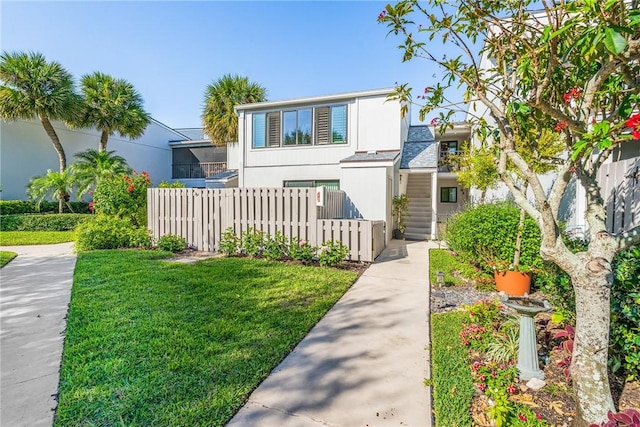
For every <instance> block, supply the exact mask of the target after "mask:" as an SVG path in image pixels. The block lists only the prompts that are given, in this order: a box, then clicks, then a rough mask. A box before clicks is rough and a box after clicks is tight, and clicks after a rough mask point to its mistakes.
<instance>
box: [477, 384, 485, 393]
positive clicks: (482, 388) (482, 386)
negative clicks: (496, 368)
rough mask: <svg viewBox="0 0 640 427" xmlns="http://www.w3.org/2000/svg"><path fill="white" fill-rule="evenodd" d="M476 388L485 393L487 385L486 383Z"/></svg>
mask: <svg viewBox="0 0 640 427" xmlns="http://www.w3.org/2000/svg"><path fill="white" fill-rule="evenodd" d="M476 387H478V389H480V391H485V390H486V389H487V385H486V384H484V383H480V384H477V385H476Z"/></svg>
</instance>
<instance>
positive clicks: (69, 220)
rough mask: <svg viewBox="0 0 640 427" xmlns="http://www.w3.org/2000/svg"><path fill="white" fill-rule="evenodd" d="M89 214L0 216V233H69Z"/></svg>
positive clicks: (88, 216)
mask: <svg viewBox="0 0 640 427" xmlns="http://www.w3.org/2000/svg"><path fill="white" fill-rule="evenodd" d="M92 216H93V215H90V214H21V215H2V216H0V231H69V230H74V229H75V228H76V226H77V225H78V224H81V223H83V222H85V221H87V220H88V219H89V218H91V217H92Z"/></svg>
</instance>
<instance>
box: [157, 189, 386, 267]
mask: <svg viewBox="0 0 640 427" xmlns="http://www.w3.org/2000/svg"><path fill="white" fill-rule="evenodd" d="M342 200H344V192H342V191H338V190H327V197H326V200H325V206H324V207H322V208H321V207H318V206H316V192H315V189H314V188H223V189H200V188H162V189H161V188H150V189H149V190H148V191H147V201H148V203H147V216H148V227H149V229H150V230H151V232H152V234H153V236H154V237H155V238H156V239H157V238H159V237H160V236H163V235H165V234H176V235H178V236H181V237H183V238H184V239H185V240H186V242H187V244H188V245H190V246H192V247H195V248H196V249H198V250H201V251H206V252H214V251H215V250H216V249H217V247H218V244H219V243H220V239H221V237H222V235H223V233H224V232H225V230H227V229H228V228H232V229H233V230H234V232H235V234H236V235H237V236H240V235H241V234H242V233H243V232H244V231H247V230H249V229H250V228H253V229H255V230H258V231H262V232H264V233H267V234H269V235H271V236H273V235H275V234H276V232H280V233H282V234H283V235H284V236H285V237H287V238H288V239H293V238H298V239H301V240H307V241H308V242H309V243H310V244H311V245H317V246H320V245H322V243H324V242H326V241H329V240H341V241H342V242H343V243H344V244H345V245H347V246H349V250H350V257H351V260H355V261H373V260H374V259H375V257H376V256H377V255H378V254H379V253H380V252H381V251H382V249H383V248H384V244H385V240H384V222H383V221H366V220H349V219H339V220H337V219H335V218H339V217H340V216H341V213H342V208H343V206H342ZM374 239H375V241H374Z"/></svg>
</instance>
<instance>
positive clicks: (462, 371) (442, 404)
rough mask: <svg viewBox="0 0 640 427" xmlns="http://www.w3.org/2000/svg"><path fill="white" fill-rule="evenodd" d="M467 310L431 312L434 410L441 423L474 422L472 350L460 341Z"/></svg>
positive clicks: (460, 426) (468, 423)
mask: <svg viewBox="0 0 640 427" xmlns="http://www.w3.org/2000/svg"><path fill="white" fill-rule="evenodd" d="M466 317H467V313H465V312H464V311H454V312H450V313H441V314H433V315H432V316H431V337H432V343H431V348H432V349H433V354H432V355H431V363H432V366H433V370H432V381H431V383H432V385H433V410H434V413H435V419H436V425H438V426H458V427H465V426H471V425H472V420H471V415H470V413H471V399H472V398H473V393H474V387H473V380H472V377H471V369H470V367H469V357H468V351H467V349H466V348H465V347H463V346H462V344H461V342H460V337H459V335H460V331H462V327H463V325H462V322H463V320H464V319H465V318H466Z"/></svg>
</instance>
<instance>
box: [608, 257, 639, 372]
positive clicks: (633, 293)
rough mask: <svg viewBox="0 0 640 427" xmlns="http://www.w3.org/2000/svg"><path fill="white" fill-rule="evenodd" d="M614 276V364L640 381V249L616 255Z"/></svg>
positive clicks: (612, 303)
mask: <svg viewBox="0 0 640 427" xmlns="http://www.w3.org/2000/svg"><path fill="white" fill-rule="evenodd" d="M613 274H614V283H613V286H612V288H611V338H610V342H611V344H612V348H611V349H610V350H609V354H610V355H611V357H610V363H611V365H612V368H613V370H614V372H615V371H617V370H618V369H620V368H622V369H624V372H625V373H626V374H627V380H629V381H634V380H638V379H640V246H636V247H633V248H631V249H628V250H626V251H622V252H620V253H619V254H617V255H616V257H615V258H614V259H613Z"/></svg>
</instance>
